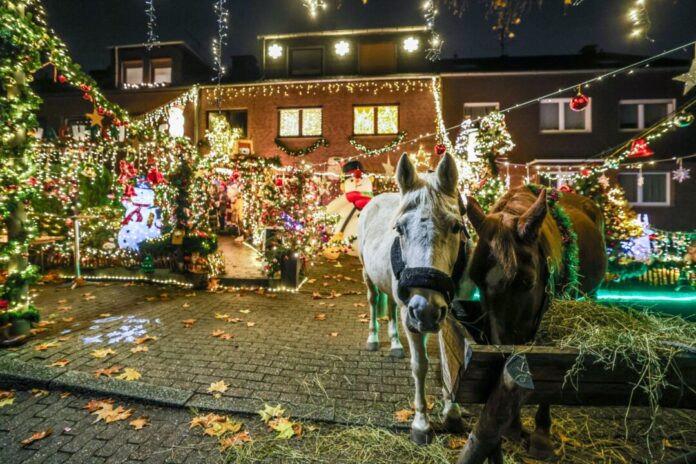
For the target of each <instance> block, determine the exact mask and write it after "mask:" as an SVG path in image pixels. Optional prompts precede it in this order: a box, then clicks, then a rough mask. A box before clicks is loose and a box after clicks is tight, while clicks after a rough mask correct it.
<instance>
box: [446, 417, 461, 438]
mask: <svg viewBox="0 0 696 464" xmlns="http://www.w3.org/2000/svg"><path fill="white" fill-rule="evenodd" d="M442 428H443V429H444V431H445V432H447V433H455V434H463V433H464V432H466V430H467V423H466V421H465V420H464V419H462V417H461V416H458V417H457V416H455V417H451V416H447V417H445V420H444V421H443V422H442Z"/></svg>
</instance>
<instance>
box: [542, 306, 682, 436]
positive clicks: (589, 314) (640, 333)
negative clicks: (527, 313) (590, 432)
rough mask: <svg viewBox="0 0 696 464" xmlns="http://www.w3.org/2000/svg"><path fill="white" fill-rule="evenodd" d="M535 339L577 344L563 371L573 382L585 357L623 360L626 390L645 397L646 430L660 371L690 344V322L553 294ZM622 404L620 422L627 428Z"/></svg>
mask: <svg viewBox="0 0 696 464" xmlns="http://www.w3.org/2000/svg"><path fill="white" fill-rule="evenodd" d="M537 343H538V344H541V345H555V346H558V347H561V348H574V349H576V350H578V357H577V360H576V362H575V364H574V366H573V368H571V370H570V371H569V372H568V373H567V374H566V381H567V382H571V383H573V384H574V385H575V382H576V381H577V378H578V375H579V374H580V373H581V371H582V367H583V364H584V362H585V360H586V359H588V358H592V359H595V360H596V363H597V364H599V365H601V366H603V367H604V368H605V369H607V370H609V369H613V368H614V367H615V366H616V365H617V363H623V364H625V365H626V366H628V367H629V368H630V369H631V370H633V371H634V372H635V373H636V374H637V378H638V382H637V383H636V385H635V387H634V388H633V390H632V392H633V394H635V392H637V391H643V392H644V393H645V394H646V395H647V397H648V399H649V410H650V415H651V421H650V423H649V425H648V427H647V430H644V431H643V432H644V433H645V437H646V441H648V445H649V437H650V433H649V432H650V431H651V429H652V428H653V426H654V424H655V418H656V416H657V413H658V411H659V400H660V396H661V394H662V392H663V391H664V390H665V389H666V388H670V387H683V385H670V384H669V382H668V380H667V378H666V373H667V372H669V371H670V369H673V368H675V366H674V364H673V360H674V357H675V356H676V355H677V354H678V353H680V352H684V351H692V350H696V324H694V323H691V322H688V321H686V320H685V319H683V318H681V317H678V316H662V315H657V314H651V313H648V312H645V311H638V310H636V309H632V308H620V307H613V306H605V305H601V304H599V303H596V302H593V301H588V300H585V301H567V300H557V301H554V302H553V304H552V305H551V308H550V309H549V311H548V312H547V313H546V314H545V315H544V318H543V320H542V324H541V328H540V332H539V336H538V338H537ZM629 410H630V403H629V408H628V409H627V410H626V415H625V420H624V428H625V433H626V434H628V427H627V418H628V413H629Z"/></svg>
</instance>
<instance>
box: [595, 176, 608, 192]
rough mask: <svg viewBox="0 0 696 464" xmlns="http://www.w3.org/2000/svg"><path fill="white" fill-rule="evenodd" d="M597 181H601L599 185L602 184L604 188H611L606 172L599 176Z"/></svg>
mask: <svg viewBox="0 0 696 464" xmlns="http://www.w3.org/2000/svg"><path fill="white" fill-rule="evenodd" d="M597 182H599V185H601V186H602V188H603V189H608V188H609V178H608V177H607V176H605V175H604V174H602V175H601V176H599V177H598V178H597Z"/></svg>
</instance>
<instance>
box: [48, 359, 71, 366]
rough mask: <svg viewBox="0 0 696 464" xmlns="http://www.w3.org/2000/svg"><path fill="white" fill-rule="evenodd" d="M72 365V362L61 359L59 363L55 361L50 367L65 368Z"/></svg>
mask: <svg viewBox="0 0 696 464" xmlns="http://www.w3.org/2000/svg"><path fill="white" fill-rule="evenodd" d="M68 364H70V360H69V359H66V358H61V359H59V360H57V361H53V362H52V363H51V364H49V365H48V367H65V366H67V365H68Z"/></svg>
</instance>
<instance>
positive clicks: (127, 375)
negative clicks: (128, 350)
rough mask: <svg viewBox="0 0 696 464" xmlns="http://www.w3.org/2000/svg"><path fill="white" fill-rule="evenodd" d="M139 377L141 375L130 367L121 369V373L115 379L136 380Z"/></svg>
mask: <svg viewBox="0 0 696 464" xmlns="http://www.w3.org/2000/svg"><path fill="white" fill-rule="evenodd" d="M141 377H142V375H141V374H140V372H138V371H136V370H135V369H133V368H132V367H126V368H125V369H123V373H122V374H121V375H119V376H118V377H116V378H117V379H121V380H138V379H139V378H141Z"/></svg>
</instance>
